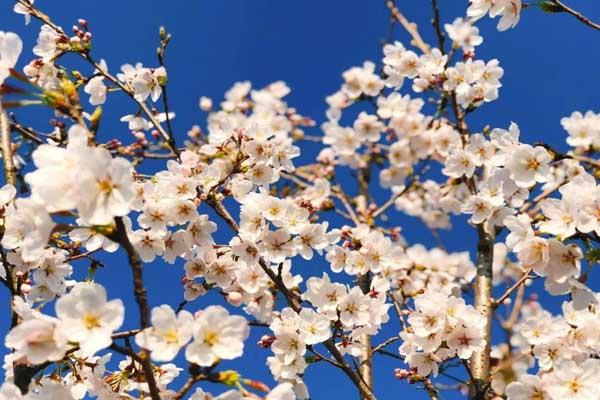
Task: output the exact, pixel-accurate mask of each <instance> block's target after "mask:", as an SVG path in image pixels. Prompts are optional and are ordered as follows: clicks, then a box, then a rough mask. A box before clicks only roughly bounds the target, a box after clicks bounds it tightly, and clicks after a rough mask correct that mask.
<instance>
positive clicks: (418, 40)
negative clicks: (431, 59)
mask: <svg viewBox="0 0 600 400" xmlns="http://www.w3.org/2000/svg"><path fill="white" fill-rule="evenodd" d="M385 6H386V7H387V8H388V9H389V10H390V13H392V17H393V18H394V19H396V21H398V22H399V23H400V25H402V26H403V27H404V29H406V31H407V32H408V33H409V34H410V36H411V37H412V42H411V44H412V45H413V46H415V47H417V48H419V49H420V50H421V51H422V52H423V53H429V45H428V44H427V43H425V41H424V40H423V38H422V37H421V35H420V34H419V29H418V27H417V24H415V23H414V22H410V21H409V20H407V19H406V17H405V16H404V15H403V14H402V13H401V12H400V10H399V9H398V7H396V2H395V1H394V0H386V1H385Z"/></svg>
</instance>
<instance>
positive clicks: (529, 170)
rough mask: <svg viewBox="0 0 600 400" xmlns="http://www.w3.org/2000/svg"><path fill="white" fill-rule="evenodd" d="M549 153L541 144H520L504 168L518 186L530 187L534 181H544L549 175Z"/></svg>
mask: <svg viewBox="0 0 600 400" xmlns="http://www.w3.org/2000/svg"><path fill="white" fill-rule="evenodd" d="M550 161H551V160H550V155H549V154H548V151H546V149H544V148H543V147H541V146H537V147H532V146H530V145H527V144H522V145H520V146H519V147H517V148H516V149H515V150H514V152H513V153H512V154H511V155H510V158H509V159H508V160H507V163H506V168H508V170H509V171H510V173H511V175H510V176H511V178H512V179H514V181H515V183H516V184H517V185H519V186H520V187H524V188H527V187H530V186H533V185H534V184H535V183H536V182H546V181H547V180H548V177H549V176H550V167H549V163H550Z"/></svg>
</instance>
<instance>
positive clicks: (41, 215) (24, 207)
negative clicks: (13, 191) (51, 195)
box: [2, 198, 55, 262]
mask: <svg viewBox="0 0 600 400" xmlns="http://www.w3.org/2000/svg"><path fill="white" fill-rule="evenodd" d="M54 226H55V224H54V222H53V221H52V219H51V218H50V215H49V214H48V212H47V211H46V209H45V208H44V206H43V204H41V203H40V202H39V201H37V200H36V199H33V198H20V199H16V200H15V202H14V204H13V205H11V206H10V207H8V208H7V209H6V222H5V232H4V235H3V237H2V246H4V247H5V248H7V249H13V250H14V249H17V248H19V249H21V257H22V258H23V261H25V262H33V261H36V260H38V259H39V258H40V257H41V256H42V254H43V252H44V249H45V247H46V245H47V243H48V239H49V238H50V233H51V232H52V229H53V228H54Z"/></svg>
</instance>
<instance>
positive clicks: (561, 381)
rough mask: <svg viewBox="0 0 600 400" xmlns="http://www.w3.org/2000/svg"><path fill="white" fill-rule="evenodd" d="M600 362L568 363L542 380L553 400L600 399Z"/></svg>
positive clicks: (559, 366) (589, 360)
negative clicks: (599, 385)
mask: <svg viewBox="0 0 600 400" xmlns="http://www.w3.org/2000/svg"><path fill="white" fill-rule="evenodd" d="M599 371H600V360H597V359H588V360H586V361H584V362H583V363H579V364H578V363H575V362H573V361H566V362H564V363H563V364H559V365H557V366H556V368H555V369H554V370H553V371H552V372H551V373H549V374H548V375H545V376H544V377H543V378H542V379H543V382H544V385H545V387H546V388H547V389H546V390H547V391H548V394H549V395H550V398H551V399H552V400H560V399H573V400H591V399H597V398H598V397H600V388H599V387H598V384H600V378H599V377H600V375H599Z"/></svg>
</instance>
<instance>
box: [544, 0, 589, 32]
mask: <svg viewBox="0 0 600 400" xmlns="http://www.w3.org/2000/svg"><path fill="white" fill-rule="evenodd" d="M550 1H551V3H550V4H552V5H554V6H556V7H558V12H561V11H562V12H566V13H568V14H571V15H572V16H574V17H575V18H577V19H578V20H579V21H581V22H582V23H583V24H585V25H587V26H589V27H590V28H593V29H596V30H599V31H600V24H597V23H596V22H593V21H592V20H590V19H589V18H588V17H586V16H585V15H583V14H582V13H580V12H579V11H576V10H574V9H572V8H571V7H569V6H567V5H565V4H564V3H563V2H562V1H561V0H550ZM554 12H556V11H554Z"/></svg>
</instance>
